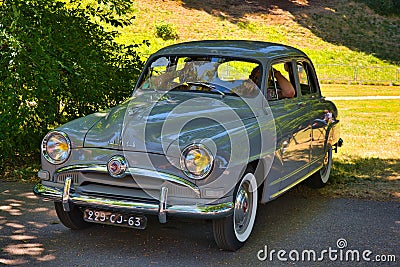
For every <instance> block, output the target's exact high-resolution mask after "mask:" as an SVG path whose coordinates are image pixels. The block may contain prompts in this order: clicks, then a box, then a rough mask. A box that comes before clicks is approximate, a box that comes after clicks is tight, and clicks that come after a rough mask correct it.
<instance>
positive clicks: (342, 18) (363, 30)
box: [182, 0, 400, 64]
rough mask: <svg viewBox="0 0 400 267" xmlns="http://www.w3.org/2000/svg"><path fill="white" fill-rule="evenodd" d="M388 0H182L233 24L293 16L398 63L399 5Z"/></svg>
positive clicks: (329, 37)
mask: <svg viewBox="0 0 400 267" xmlns="http://www.w3.org/2000/svg"><path fill="white" fill-rule="evenodd" d="M389 1H393V3H392V2H390V3H392V4H393V6H392V7H391V8H386V9H385V10H383V11H384V12H382V7H383V6H382V5H377V4H373V5H371V3H372V2H373V1H369V0H358V2H348V1H328V0H322V1H316V0H308V1H307V0H289V1H286V0H271V1H263V0H246V1H239V0H226V1H223V3H221V1H208V2H207V5H204V3H203V2H200V1H195V0H182V2H183V6H184V7H186V8H189V9H197V10H203V11H205V12H207V13H209V14H211V15H214V16H216V17H218V18H219V19H222V20H228V21H230V22H233V23H239V22H242V23H243V22H244V23H246V16H247V15H248V14H257V15H259V16H261V17H264V18H265V16H271V18H272V19H273V21H274V22H277V23H280V24H284V23H285V21H286V20H289V19H292V20H294V21H295V22H297V23H299V24H300V25H302V26H303V27H305V28H307V29H309V30H310V31H311V32H312V33H313V34H315V35H316V36H318V37H320V38H322V39H323V40H325V41H327V42H329V43H333V44H337V45H343V46H346V47H348V48H350V49H351V50H355V51H361V52H365V53H367V54H371V55H375V56H377V57H378V58H380V59H383V60H387V61H390V62H394V63H397V64H398V63H400V60H399V57H398V55H399V54H400V35H399V34H398V32H399V21H400V18H399V14H400V11H399V9H400V5H399V4H398V3H397V2H396V1H394V0H389ZM367 5H369V7H368V6H367ZM386 7H387V5H386ZM285 12H289V15H290V16H287V15H286V16H285V15H284V13H285ZM382 14H388V15H382ZM282 15H283V16H282Z"/></svg>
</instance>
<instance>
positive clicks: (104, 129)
mask: <svg viewBox="0 0 400 267" xmlns="http://www.w3.org/2000/svg"><path fill="white" fill-rule="evenodd" d="M179 64H181V65H182V66H187V65H188V64H193V65H192V66H194V68H197V69H196V72H195V74H196V78H195V80H193V81H187V80H185V81H184V80H183V78H182V73H183V72H184V68H185V67H178V66H179ZM279 64H281V65H282V66H284V67H285V70H287V71H288V74H287V76H288V80H290V82H291V84H292V86H293V87H294V89H295V90H296V95H295V96H294V97H293V98H282V99H280V97H279V92H278V91H279V85H277V84H276V82H275V83H273V82H271V81H272V79H273V78H272V79H271V76H270V73H272V70H275V68H277V67H279ZM253 66H256V67H257V68H258V69H259V70H260V73H261V75H260V77H261V79H260V81H257V82H254V83H252V82H251V81H247V80H246V79H245V78H246V77H242V76H243V75H247V69H250V67H251V68H252V67H253ZM171 68H173V71H175V72H174V73H175V76H172V78H173V80H172V81H169V82H168V85H166V84H167V83H164V80H163V79H164V78H163V79H161V78H160V77H162V76H164V77H169V76H171V75H170V74H169V73H172V72H170V69H171ZM160 70H161V72H163V73H162V74H161V75H159V72H160ZM285 70H283V68H282V72H284V71H285ZM235 73H236V74H235ZM192 74H193V72H192ZM157 75H158V76H157ZM168 75H169V76H168ZM235 75H236V76H235ZM192 76H193V75H192ZM200 76H201V78H200ZM171 84H172V85H171ZM249 84H250V87H251V88H252V89H254V88H256V89H257V90H256V93H255V95H253V96H250V97H248V96H243V95H241V93H239V91H235V90H236V89H237V88H249ZM167 87H168V88H167ZM235 88H236V89H235ZM240 90H241V89H240ZM269 90H273V91H272V93H271V91H269ZM253 91H254V90H253ZM327 114H329V116H327ZM340 145H341V139H340V138H339V117H338V111H337V109H336V107H335V105H334V104H333V103H332V102H330V101H328V100H326V99H325V98H324V97H323V96H322V95H321V91H320V88H319V84H318V80H317V76H316V74H315V71H314V67H313V65H312V62H311V60H310V59H309V58H308V57H307V56H306V55H305V54H304V53H303V52H301V51H300V50H298V49H295V48H292V47H289V46H284V45H279V44H274V43H266V42H255V41H199V42H189V43H182V44H177V45H173V46H170V47H166V48H164V49H161V50H160V51H158V52H157V53H155V54H153V55H152V56H151V57H150V58H149V59H148V62H147V64H146V66H145V68H144V70H143V72H142V75H141V76H140V78H139V81H138V83H137V85H136V88H135V90H134V93H133V95H132V97H131V98H130V99H128V100H126V101H125V102H123V103H122V104H120V105H119V106H117V107H115V108H112V109H110V110H108V111H104V112H99V113H95V114H91V115H88V116H86V117H83V118H80V119H77V120H74V121H71V122H69V123H67V124H65V125H63V126H61V127H59V128H57V129H55V130H54V131H53V132H51V133H49V134H48V135H47V136H46V137H45V138H44V140H43V143H42V169H41V170H40V171H39V174H38V176H39V177H40V178H41V179H42V181H41V182H40V183H39V184H37V185H36V186H35V188H34V192H35V194H36V195H39V196H41V197H44V198H48V199H52V200H54V201H55V208H56V211H57V215H58V217H59V218H60V220H61V222H62V223H63V224H64V225H66V226H67V227H69V228H72V229H80V228H83V227H87V226H88V225H90V223H88V222H95V223H107V224H120V225H123V226H127V227H135V226H136V228H143V227H145V218H146V216H151V215H158V217H159V221H160V222H161V223H165V222H167V220H168V217H169V216H177V217H179V216H180V217H190V218H199V219H201V218H204V219H212V220H213V229H214V236H215V240H216V242H217V245H218V246H219V247H221V248H223V249H227V250H237V249H238V248H240V247H241V246H242V245H243V244H244V242H245V241H246V240H247V238H248V237H249V235H250V233H251V230H252V228H253V224H254V218H255V215H256V210H257V205H258V203H266V202H268V201H270V200H272V199H274V198H276V197H278V196H279V195H281V194H282V193H284V192H286V191H287V190H289V189H290V188H292V187H293V186H295V185H297V184H298V183H300V182H302V181H304V180H306V182H307V183H308V184H310V185H311V186H313V187H322V186H324V185H325V184H326V182H327V180H328V178H329V173H330V168H331V163H332V151H336V150H337V147H338V146H340ZM49 147H50V148H49ZM60 151H61V152H60ZM96 212H97V213H96ZM89 213H90V214H89ZM95 213H96V214H97V218H95V217H96V214H95ZM132 214H133V215H132ZM135 214H138V216H137V217H130V216H131V215H132V216H134V215H135ZM90 216H92V217H90ZM116 218H117V219H116ZM118 218H120V221H119V222H117V220H118ZM132 218H133V219H132ZM131 219H132V220H131ZM124 220H125V221H124ZM133 220H138V222H137V225H136V224H135V222H134V221H133ZM139 220H141V221H140V222H139Z"/></svg>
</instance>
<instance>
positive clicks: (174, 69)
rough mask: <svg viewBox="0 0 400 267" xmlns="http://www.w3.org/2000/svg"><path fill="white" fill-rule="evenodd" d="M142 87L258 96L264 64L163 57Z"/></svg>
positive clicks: (159, 59)
mask: <svg viewBox="0 0 400 267" xmlns="http://www.w3.org/2000/svg"><path fill="white" fill-rule="evenodd" d="M145 71H146V75H145V77H144V78H143V80H142V82H141V85H140V87H139V90H142V91H143V90H153V91H154V90H155V91H171V90H174V91H182V92H189V91H190V92H203V93H215V94H222V95H239V96H243V97H252V96H256V95H257V94H258V91H259V86H260V81H261V79H260V65H259V64H258V63H254V62H247V61H243V60H236V59H228V58H215V57H178V56H174V57H160V58H158V59H156V60H155V61H153V62H152V63H151V64H150V67H149V68H148V69H146V70H145Z"/></svg>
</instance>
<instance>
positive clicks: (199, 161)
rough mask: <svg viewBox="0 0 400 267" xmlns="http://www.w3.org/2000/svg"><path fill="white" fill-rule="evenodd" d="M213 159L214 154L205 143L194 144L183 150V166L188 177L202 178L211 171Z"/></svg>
mask: <svg viewBox="0 0 400 267" xmlns="http://www.w3.org/2000/svg"><path fill="white" fill-rule="evenodd" d="M213 161H214V158H213V156H212V154H211V153H210V152H209V150H208V149H207V148H206V147H205V146H204V145H199V144H194V145H190V146H188V147H186V148H185V149H184V150H183V153H182V157H181V168H182V170H183V171H184V173H185V174H186V175H187V176H188V177H190V178H193V179H202V178H204V177H206V176H207V175H208V174H209V173H210V171H211V169H212V165H213Z"/></svg>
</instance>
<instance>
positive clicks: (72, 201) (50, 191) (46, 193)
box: [33, 178, 234, 223]
mask: <svg viewBox="0 0 400 267" xmlns="http://www.w3.org/2000/svg"><path fill="white" fill-rule="evenodd" d="M33 191H34V193H35V195H37V196H39V197H42V198H44V199H50V200H53V201H55V202H62V205H63V209H64V211H70V210H71V206H72V205H77V206H81V207H92V208H98V209H106V210H113V211H120V212H130V213H137V214H147V215H158V219H159V222H160V223H166V221H167V214H168V215H171V216H176V217H187V218H197V219H216V218H223V217H226V216H229V215H231V214H232V213H233V206H234V204H233V202H225V203H219V204H207V205H176V204H174V205H172V204H168V202H167V199H168V188H167V187H161V190H160V197H159V201H158V204H156V203H143V202H139V201H133V200H126V199H113V198H107V197H97V196H88V195H84V194H81V193H78V192H76V191H75V190H74V189H73V186H72V178H67V179H66V180H65V183H64V187H63V189H61V188H58V187H55V186H48V185H44V184H42V183H38V184H36V185H35V187H34V189H33Z"/></svg>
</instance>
